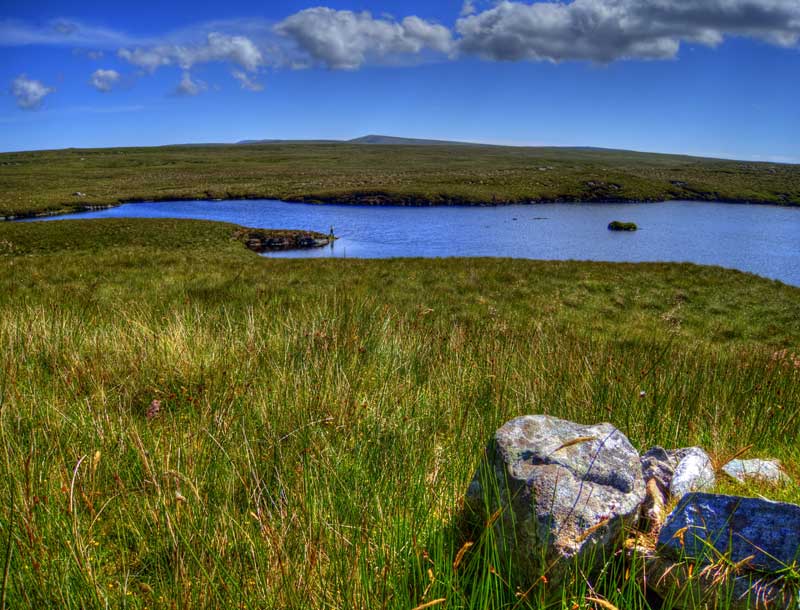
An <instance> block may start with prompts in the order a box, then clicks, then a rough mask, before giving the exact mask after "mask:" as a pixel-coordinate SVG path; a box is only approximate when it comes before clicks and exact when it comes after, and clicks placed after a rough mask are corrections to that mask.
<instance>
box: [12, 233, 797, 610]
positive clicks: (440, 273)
mask: <svg viewBox="0 0 800 610" xmlns="http://www.w3.org/2000/svg"><path fill="white" fill-rule="evenodd" d="M84 226H88V225H84ZM143 226H145V225H143ZM150 226H151V228H152V227H155V226H157V225H150ZM190 226H192V227H194V228H195V230H196V231H199V229H198V227H201V226H203V225H200V224H192V225H190ZM20 230H21V231H26V232H30V234H29V235H28V237H30V239H29V240H28V242H26V241H25V239H27V238H23V237H20V234H16V233H15V234H14V239H15V240H16V243H17V244H18V245H19V249H20V250H24V249H25V243H32V242H31V240H32V239H33V233H35V232H37V231H55V230H56V229H54V228H49V229H45V228H33V229H24V230H22V229H20ZM103 230H104V231H106V232H108V231H111V232H112V233H113V232H114V225H113V223H111V224H106V225H104V229H103ZM214 230H216V229H214ZM117 236H119V234H118V233H117ZM51 243H53V242H51ZM116 243H117V247H116V248H114V249H109V250H107V251H105V250H104V251H101V252H99V253H96V254H95V255H93V257H88V256H84V255H83V254H81V253H80V252H72V251H63V252H60V253H59V252H49V253H46V254H40V253H34V254H21V255H18V256H14V257H7V258H5V259H4V261H3V263H2V264H3V267H4V268H3V269H2V275H0V283H2V285H3V287H4V290H3V291H2V294H1V295H0V408H1V410H0V435H1V438H0V448H1V449H2V457H1V458H0V459H1V460H2V464H3V476H2V478H0V498H2V502H3V508H2V511H1V512H0V526H1V527H2V529H1V530H0V540H2V541H3V542H1V543H0V544H2V545H3V546H4V547H6V548H4V550H9V549H8V544H7V542H6V541H7V540H10V541H11V549H10V552H11V555H10V563H9V571H8V574H9V576H8V579H7V582H5V584H4V589H3V594H4V595H5V599H6V607H8V608H17V607H31V608H44V607H52V608H56V607H58V608H105V607H113V608H142V609H143V608H217V607H233V608H272V607H275V608H415V607H417V606H420V605H423V604H426V603H435V605H434V606H430V607H437V608H536V607H540V606H541V604H542V603H543V600H544V599H545V598H546V597H550V596H552V593H553V592H552V591H549V590H547V583H545V582H544V581H540V582H538V583H537V584H536V586H535V587H533V588H530V589H529V587H530V578H531V575H529V574H525V575H520V574H516V573H515V572H514V570H513V566H509V565H506V564H504V563H503V562H502V561H501V557H500V556H498V555H497V551H496V546H495V545H494V544H493V543H492V541H491V539H489V538H488V536H491V535H492V534H491V533H489V534H483V535H477V534H475V535H473V534H472V532H470V531H469V530H468V529H467V528H465V527H464V526H463V521H462V519H461V511H462V508H463V497H464V493H465V491H466V488H467V485H468V483H469V481H470V479H471V477H472V475H473V473H474V472H475V469H476V467H477V466H478V464H479V461H480V459H481V455H482V451H483V448H484V446H485V443H486V441H487V440H488V439H489V438H490V437H491V435H492V433H493V432H494V430H495V429H496V428H497V427H499V426H500V425H501V424H502V423H503V422H505V421H506V420H508V419H510V418H512V417H514V416H518V415H521V414H526V413H549V414H553V415H556V416H559V417H563V418H567V419H572V420H575V421H579V422H585V423H593V422H599V421H610V422H612V423H614V424H615V425H617V426H618V427H619V428H620V429H621V430H622V431H623V432H625V433H626V434H627V435H628V436H629V437H630V439H631V440H632V442H633V443H634V445H636V446H638V447H640V448H642V449H645V448H647V447H648V446H650V445H652V444H656V443H659V444H663V445H666V446H668V447H675V446H684V445H689V444H700V445H702V446H704V447H706V448H707V449H709V450H710V451H711V452H712V453H713V454H714V455H715V456H724V455H731V454H733V453H734V452H736V451H737V450H738V449H739V448H741V447H743V446H746V445H749V444H752V445H754V448H753V449H752V451H751V453H752V454H753V455H770V456H775V457H778V458H781V459H783V460H784V461H785V462H786V464H787V465H788V467H789V468H790V470H791V471H793V474H794V475H795V476H796V475H797V474H798V465H800V454H799V453H798V448H797V445H796V439H797V438H798V436H799V435H800V416H799V415H798V413H799V412H800V408H799V406H800V370H798V368H797V367H796V366H794V364H793V361H792V360H791V359H790V358H786V357H784V356H783V355H782V354H780V353H779V354H778V355H777V356H776V351H777V347H778V346H780V345H786V344H788V345H790V346H791V345H795V343H794V342H795V341H796V337H797V335H796V334H795V333H796V331H795V330H794V329H793V327H791V324H787V325H784V326H783V327H782V330H781V331H779V332H778V333H777V334H775V335H774V336H772V337H771V339H770V342H771V343H773V344H772V345H764V344H763V342H762V341H761V340H759V339H757V337H758V336H759V334H760V333H764V332H767V331H766V330H765V328H767V327H768V325H769V323H770V322H769V320H764V319H760V318H759V317H758V316H756V317H754V318H752V320H751V322H752V324H751V326H752V328H750V329H749V331H747V332H752V333H753V336H754V337H756V338H751V339H747V338H746V337H743V333H745V331H744V330H741V329H740V328H739V326H738V323H735V321H733V322H730V321H729V323H730V324H732V326H731V328H732V329H733V330H734V331H736V332H735V333H734V335H735V336H737V337H740V339H741V340H732V339H730V338H727V339H726V338H723V337H722V336H718V335H716V334H714V332H711V331H710V330H709V329H715V328H717V326H718V325H719V324H720V323H721V321H720V320H717V319H715V318H714V317H713V315H711V314H709V315H707V316H706V317H705V318H703V317H702V316H700V315H699V314H698V318H697V320H696V321H695V322H691V318H692V316H693V315H695V313H696V312H695V313H692V312H691V311H686V312H684V313H682V314H681V315H682V316H686V320H687V322H686V326H684V327H682V328H680V329H677V330H676V327H675V324H674V323H673V322H670V321H668V320H665V319H664V318H663V313H664V311H663V310H662V309H658V308H655V307H653V310H652V312H651V313H646V312H647V311H649V309H648V307H650V306H648V307H645V308H644V309H642V310H638V309H637V308H636V307H632V308H630V309H629V311H631V312H633V314H632V316H633V317H632V318H631V320H626V318H625V317H624V316H621V317H619V318H617V316H616V314H613V315H610V317H609V321H607V322H606V323H604V324H601V325H599V326H598V324H597V321H596V320H595V318H596V316H598V315H600V314H599V312H601V311H602V310H603V309H604V308H607V307H612V308H613V302H612V300H613V299H614V298H617V297H619V298H623V299H628V298H633V297H632V295H633V291H634V290H636V289H637V288H636V285H637V284H639V285H643V284H645V283H646V282H645V280H647V279H649V280H651V285H652V286H653V287H652V288H650V289H649V290H652V291H653V292H652V294H651V296H652V298H653V300H654V302H656V301H658V300H659V299H658V298H656V297H657V296H658V295H660V296H661V297H662V298H661V300H662V301H665V303H664V304H663V307H664V308H665V309H667V310H669V309H671V308H672V305H671V304H670V303H671V299H672V295H673V293H674V289H675V287H674V286H673V285H671V284H670V286H669V287H668V288H665V287H664V286H662V285H661V282H667V283H668V284H669V282H672V281H676V282H679V283H681V284H682V285H683V288H684V290H686V291H688V292H690V293H692V295H693V296H692V299H694V300H695V301H697V302H705V299H712V298H716V297H714V296H713V295H712V294H711V291H714V290H716V287H714V286H713V285H712V284H709V285H708V286H711V287H708V286H702V285H700V283H699V282H698V281H697V280H698V276H697V275H695V274H701V275H702V274H703V273H704V270H702V269H700V268H694V267H690V266H668V267H664V268H661V267H655V266H654V267H641V268H640V267H634V266H614V265H607V266H597V267H596V268H593V267H592V266H585V265H581V264H577V263H570V264H563V263H554V264H553V265H544V264H542V263H524V262H520V263H513V264H511V263H502V262H493V261H449V262H445V261H428V262H425V261H406V262H390V261H374V262H371V263H360V262H338V263H324V262H323V263H319V262H311V261H308V262H289V261H265V260H262V259H259V258H258V257H256V256H254V255H250V254H249V253H246V252H245V251H244V250H243V249H241V246H239V245H238V244H233V243H232V242H227V241H221V242H220V243H219V244H218V248H219V249H218V251H217V253H216V256H218V257H219V260H217V262H214V256H212V251H211V250H202V249H201V250H199V251H198V252H195V253H194V255H192V256H189V255H187V256H186V257H184V256H183V254H182V253H181V251H180V250H176V249H170V248H168V247H167V246H164V248H163V251H161V250H158V249H145V250H140V249H136V248H133V249H130V248H128V247H127V246H126V245H125V243H122V242H120V241H119V240H118V241H117V242H116ZM198 260H199V261H201V262H203V265H202V268H198V267H197V266H196V261H198ZM58 261H60V264H59V265H56V262H58ZM234 261H236V263H235V265H236V266H234ZM139 263H141V267H138V266H137V265H138V264H139ZM459 266H460V267H462V269H461V270H458V269H457V267H459ZM675 270H680V273H678V272H677V271H675ZM673 271H675V277H674V278H673V280H667V279H666V278H667V277H669V276H670V274H671V273H672V272H673ZM237 274H238V275H237ZM587 274H588V275H587ZM630 274H633V276H634V277H633V279H631V280H630V281H631V284H630V285H629V284H628V283H627V282H628V281H629V280H628V279H625V278H626V277H627V276H629V275H630ZM562 275H563V280H564V281H563V282H562V280H561V279H559V278H560V277H562ZM712 275H716V276H718V281H719V282H721V283H722V285H724V286H725V287H726V288H727V289H728V292H727V294H726V297H725V298H726V299H729V300H731V301H732V302H734V303H738V304H739V305H740V306H741V305H742V304H744V303H747V302H749V299H751V298H752V297H753V294H754V293H757V292H759V291H761V290H764V291H766V293H767V294H773V293H772V292H771V291H773V290H777V292H775V293H774V294H773V301H772V302H771V304H769V305H768V306H769V307H774V308H775V311H774V313H775V316H776V317H777V318H779V312H780V311H781V310H780V307H791V305H781V303H782V301H781V298H780V297H779V295H780V294H783V291H784V290H786V291H788V292H786V294H787V298H789V300H790V301H791V298H790V297H794V298H796V296H797V291H796V290H791V289H787V288H785V287H780V286H779V285H776V284H773V283H770V282H765V281H762V280H757V279H755V278H749V277H747V276H741V277H740V274H733V273H730V274H721V275H722V276H724V277H721V278H720V277H719V276H720V273H719V272H715V273H714V274H712ZM231 276H234V277H236V278H238V279H235V280H232V279H231ZM599 277H606V278H609V277H615V278H617V279H618V280H619V282H620V284H619V286H621V288H620V290H621V291H622V292H621V293H620V294H617V295H616V296H614V295H612V296H608V295H604V296H602V297H598V298H597V300H595V299H594V298H587V299H585V300H584V301H583V304H582V305H578V306H575V307H571V306H569V305H567V304H565V303H564V302H563V301H562V300H560V299H562V298H563V299H566V300H569V299H570V298H575V294H580V293H581V290H582V289H581V288H580V285H581V282H584V281H588V280H590V279H597V278H599ZM681 278H683V279H681ZM495 281H497V282H500V284H501V285H507V286H513V287H514V290H519V291H522V292H523V293H524V291H525V290H527V289H529V288H530V289H531V290H532V291H533V292H538V293H540V296H547V299H546V300H547V301H548V302H549V303H551V305H550V308H549V309H547V308H546V307H545V304H544V303H539V302H536V301H535V300H534V299H533V297H531V299H529V300H528V301H527V302H528V304H531V303H534V302H535V303H536V309H535V311H532V310H531V309H530V308H529V307H527V306H526V307H522V308H519V309H518V308H517V306H518V305H519V295H515V294H514V293H513V290H511V291H510V292H509V293H508V294H505V295H504V293H501V292H498V293H493V285H494V284H493V283H494V282H495ZM442 286H449V287H450V290H445V289H444V288H441V287H442ZM570 287H572V288H570ZM575 291H578V292H575ZM557 294H558V295H560V296H558V298H556V295H557ZM481 295H483V298H484V299H487V301H486V302H483V303H482V302H481V301H480V299H479V298H478V297H479V296H481ZM648 298H650V297H648ZM755 301H758V299H754V302H755ZM753 306H754V307H755V304H754V305H753ZM762 306H763V304H762ZM687 309H689V310H691V303H690V304H689V305H687ZM742 310H743V306H742V307H739V312H740V314H741V315H747V314H746V313H745V312H743V311H742ZM636 312H638V313H636ZM748 319H750V318H748ZM694 324H699V325H701V327H700V328H701V329H702V330H701V331H698V330H695V329H694ZM759 325H760V326H759ZM781 333H782V334H781ZM791 349H792V348H791V347H790V350H789V352H788V353H791ZM642 391H644V392H645V395H644V396H641V392H642ZM153 400H159V401H161V408H160V412H159V414H158V415H157V416H155V417H151V418H148V417H147V412H148V408H149V407H150V405H151V404H152V401H153ZM740 491H741V492H742V493H753V492H755V491H761V492H764V490H753V489H751V490H748V489H741V490H740ZM766 493H770V494H771V495H772V496H773V497H775V498H776V499H785V500H791V501H798V500H800V493H799V492H798V490H797V488H796V487H786V488H783V489H777V490H769V491H768V492H766ZM489 532H491V529H490V530H489ZM468 542H472V543H473V544H472V545H471V546H469V545H466V543H468ZM465 545H466V546H465ZM5 556H6V553H0V557H5ZM629 569H630V566H626V564H625V563H624V562H623V561H621V560H619V559H617V560H612V561H609V563H608V564H607V565H606V567H605V568H604V570H603V571H602V572H601V573H600V574H599V575H588V574H586V575H582V576H581V575H578V577H576V578H574V579H573V580H571V581H569V582H568V583H567V585H566V586H565V588H564V589H563V591H562V592H561V593H560V594H557V596H556V597H557V598H558V600H559V601H557V602H556V607H559V606H562V605H563V606H566V607H568V608H571V607H575V605H577V607H578V608H589V607H592V605H591V604H592V602H589V601H587V598H597V599H607V600H609V602H610V603H613V604H615V605H617V606H618V607H620V608H643V609H644V608H648V607H650V606H648V600H647V597H646V594H645V592H644V591H643V590H642V587H641V586H640V585H638V584H637V583H636V581H635V579H633V580H627V581H626V579H625V575H626V571H627V570H629ZM534 580H535V579H534Z"/></svg>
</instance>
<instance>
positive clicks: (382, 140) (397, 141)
mask: <svg viewBox="0 0 800 610" xmlns="http://www.w3.org/2000/svg"><path fill="white" fill-rule="evenodd" d="M347 143H348V144H394V145H406V146H481V144H474V143H471V142H453V141H449V140H424V139H419V138H396V137H394V136H381V135H369V136H364V137H363V138H356V139H354V140H348V142H347Z"/></svg>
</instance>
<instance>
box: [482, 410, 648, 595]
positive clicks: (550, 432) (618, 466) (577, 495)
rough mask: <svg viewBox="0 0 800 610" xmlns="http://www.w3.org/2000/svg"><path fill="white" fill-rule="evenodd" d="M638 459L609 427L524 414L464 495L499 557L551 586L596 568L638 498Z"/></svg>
mask: <svg viewBox="0 0 800 610" xmlns="http://www.w3.org/2000/svg"><path fill="white" fill-rule="evenodd" d="M644 491H645V490H644V480H643V478H642V470H641V465H640V458H639V454H638V452H637V451H636V449H634V448H633V446H632V445H631V444H630V442H629V441H628V439H627V438H626V437H625V435H624V434H622V433H621V432H620V431H619V430H617V429H616V428H615V427H614V426H612V425H611V424H598V425H593V426H584V425H580V424H576V423H573V422H569V421H564V420H560V419H556V418H554V417H550V416H546V415H529V416H525V417H520V418H517V419H515V420H512V421H510V422H508V423H507V424H505V425H504V426H503V427H502V428H500V429H499V430H498V431H497V432H496V433H495V435H494V439H493V440H492V442H491V443H490V444H489V446H488V448H487V449H486V456H485V460H484V462H483V464H482V465H481V466H480V467H479V468H478V471H477V473H476V474H475V477H474V479H473V481H472V483H471V484H470V487H469V490H468V492H467V506H468V508H469V509H470V510H471V511H472V513H473V514H474V515H475V516H477V517H478V518H479V519H481V520H482V522H483V523H484V524H485V525H487V526H490V527H491V528H492V533H493V534H494V540H495V543H496V546H497V549H498V552H499V554H500V556H501V557H502V558H503V559H504V560H505V561H507V562H513V563H514V564H515V565H516V566H517V567H518V569H519V570H521V571H522V574H526V575H528V576H529V577H530V580H531V581H533V580H535V579H537V578H539V577H540V576H541V575H542V574H546V575H547V578H548V580H549V581H550V583H551V585H552V584H554V583H558V582H560V581H562V580H563V578H564V577H565V575H566V573H567V572H568V570H569V569H570V568H571V567H572V566H574V565H576V564H577V563H580V564H581V565H582V566H583V567H584V568H588V569H591V568H592V567H594V566H598V565H601V564H602V562H603V561H604V560H605V559H606V558H607V557H609V556H610V555H611V554H612V553H613V552H614V549H615V545H616V543H618V542H619V541H620V538H621V534H622V532H623V531H624V530H625V529H626V528H628V527H630V526H632V525H634V523H635V522H636V520H637V515H638V512H639V508H640V506H641V504H642V501H643V499H644Z"/></svg>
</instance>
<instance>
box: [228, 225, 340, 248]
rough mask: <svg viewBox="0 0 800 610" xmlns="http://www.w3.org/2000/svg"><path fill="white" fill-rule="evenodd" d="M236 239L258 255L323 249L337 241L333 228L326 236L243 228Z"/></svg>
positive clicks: (291, 231) (314, 233)
mask: <svg viewBox="0 0 800 610" xmlns="http://www.w3.org/2000/svg"><path fill="white" fill-rule="evenodd" d="M234 237H235V238H236V239H238V240H239V241H241V242H242V243H243V244H244V245H245V246H247V247H248V248H250V249H251V250H253V251H254V252H258V253H263V252H277V251H280V250H299V249H307V248H321V247H322V246H327V245H328V244H330V243H331V242H332V241H334V240H335V239H336V238H335V237H334V234H333V228H331V232H330V234H328V235H324V234H322V233H317V232H316V231H293V230H284V229H249V228H245V227H243V228H241V229H239V230H237V231H236V233H235V234H234Z"/></svg>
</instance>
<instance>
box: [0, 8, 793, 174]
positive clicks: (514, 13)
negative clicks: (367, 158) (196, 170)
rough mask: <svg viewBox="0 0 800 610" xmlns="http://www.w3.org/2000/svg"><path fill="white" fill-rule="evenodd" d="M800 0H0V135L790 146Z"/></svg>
mask: <svg viewBox="0 0 800 610" xmlns="http://www.w3.org/2000/svg"><path fill="white" fill-rule="evenodd" d="M799 37H800V2H798V1H797V0H702V1H701V0H566V1H562V2H551V1H544V2H542V1H537V2H531V1H518V2H517V1H502V2H493V1H490V0H474V1H472V2H470V1H467V2H462V0H455V1H450V0H448V1H444V2H437V3H430V2H422V1H419V0H410V1H405V2H399V1H390V2H381V3H377V2H368V1H365V0H349V1H329V2H324V3H321V4H320V3H314V2H258V3H255V2H245V1H242V0H230V1H228V2H226V3H224V4H219V3H201V2H192V3H189V2H184V1H181V0H177V1H175V2H160V3H145V2H142V3H136V4H133V3H131V4H128V3H108V2H81V3H79V4H77V3H68V2H58V1H50V2H44V1H37V0H31V1H28V2H25V3H22V2H14V3H10V2H4V3H3V4H2V5H0V150H4V151H9V150H27V149H42V148H63V147H70V146H75V147H102V146H134V145H160V144H172V143H184V142H186V143H188V142H234V141H238V140H241V139H260V138H283V139H316V138H325V139H345V138H353V137H358V136H361V135H366V134H369V133H383V134H391V135H399V136H407V137H426V138H437V139H457V140H469V141H480V142H491V143H499V144H514V145H554V146H602V147H609V148H626V149H636V150H651V151H663V152H681V153H689V154H698V155H709V156H721V157H734V158H742V159H754V160H770V161H785V162H797V163H800V137H798V135H800V103H798V101H797V100H798V99H800V79H798V76H799V75H800V45H799V44H798V38H799Z"/></svg>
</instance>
